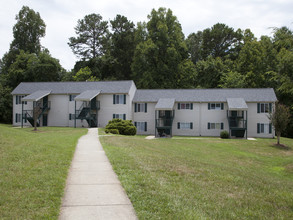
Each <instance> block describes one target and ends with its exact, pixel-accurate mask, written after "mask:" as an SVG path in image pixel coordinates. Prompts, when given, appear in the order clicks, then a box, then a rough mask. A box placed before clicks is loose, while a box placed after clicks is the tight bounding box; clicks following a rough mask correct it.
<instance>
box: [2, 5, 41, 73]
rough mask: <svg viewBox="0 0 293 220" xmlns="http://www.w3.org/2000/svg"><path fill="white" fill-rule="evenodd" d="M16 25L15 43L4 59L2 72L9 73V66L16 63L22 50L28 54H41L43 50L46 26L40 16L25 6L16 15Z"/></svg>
mask: <svg viewBox="0 0 293 220" xmlns="http://www.w3.org/2000/svg"><path fill="white" fill-rule="evenodd" d="M15 19H16V24H15V25H14V26H13V37H14V39H13V41H12V42H11V44H10V49H9V52H7V53H5V55H4V56H3V58H2V65H1V72H2V73H7V70H8V68H9V66H10V65H11V64H12V63H13V62H14V61H15V59H16V56H17V55H18V54H19V52H20V50H23V51H25V52H27V53H35V54H37V53H39V52H40V51H41V49H42V46H41V38H42V37H44V36H45V33H46V24H45V22H44V21H43V20H42V18H41V16H40V14H39V13H38V12H35V11H34V10H33V9H30V8H29V7H27V6H23V7H22V9H21V10H20V11H19V13H18V14H17V15H16V18H15Z"/></svg>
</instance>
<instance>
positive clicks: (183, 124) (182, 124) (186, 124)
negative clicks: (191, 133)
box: [179, 122, 191, 130]
mask: <svg viewBox="0 0 293 220" xmlns="http://www.w3.org/2000/svg"><path fill="white" fill-rule="evenodd" d="M179 123H180V129H182V130H191V123H190V122H179Z"/></svg>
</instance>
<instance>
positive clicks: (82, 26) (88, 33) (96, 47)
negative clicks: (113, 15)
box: [68, 14, 109, 59]
mask: <svg viewBox="0 0 293 220" xmlns="http://www.w3.org/2000/svg"><path fill="white" fill-rule="evenodd" d="M102 19H103V18H102V16H101V15H99V14H89V15H86V16H85V17H84V18H83V19H79V20H78V22H77V26H76V27H75V33H76V34H77V37H70V38H69V43H68V45H69V46H70V47H71V49H72V51H73V53H74V54H75V55H77V56H78V57H80V58H82V59H91V58H96V57H99V56H102V55H103V54H104V53H105V51H106V49H107V44H108V34H109V31H108V22H107V21H103V20H102Z"/></svg>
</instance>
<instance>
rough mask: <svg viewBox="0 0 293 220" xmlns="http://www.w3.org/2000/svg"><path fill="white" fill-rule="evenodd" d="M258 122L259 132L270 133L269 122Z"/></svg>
mask: <svg viewBox="0 0 293 220" xmlns="http://www.w3.org/2000/svg"><path fill="white" fill-rule="evenodd" d="M259 124H260V129H259V133H260V134H270V124H269V123H259Z"/></svg>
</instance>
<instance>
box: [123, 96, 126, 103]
mask: <svg viewBox="0 0 293 220" xmlns="http://www.w3.org/2000/svg"><path fill="white" fill-rule="evenodd" d="M123 104H126V95H125V94H124V103H123Z"/></svg>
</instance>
